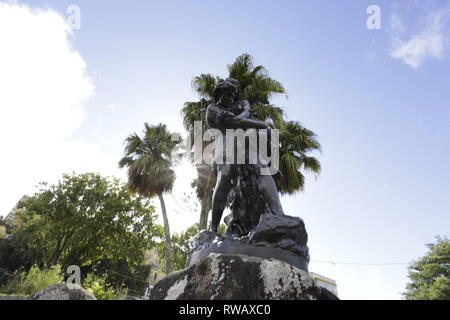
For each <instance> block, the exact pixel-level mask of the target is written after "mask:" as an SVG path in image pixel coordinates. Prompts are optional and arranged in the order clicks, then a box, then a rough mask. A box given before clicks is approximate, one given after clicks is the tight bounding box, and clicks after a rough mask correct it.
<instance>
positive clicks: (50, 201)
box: [13, 173, 157, 270]
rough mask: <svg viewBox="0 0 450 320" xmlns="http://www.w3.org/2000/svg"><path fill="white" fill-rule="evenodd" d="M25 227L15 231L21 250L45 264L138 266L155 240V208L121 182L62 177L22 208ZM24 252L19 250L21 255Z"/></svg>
mask: <svg viewBox="0 0 450 320" xmlns="http://www.w3.org/2000/svg"><path fill="white" fill-rule="evenodd" d="M19 206H20V208H21V209H22V210H20V212H19V215H20V219H21V220H22V224H21V225H20V226H19V227H18V228H17V229H15V230H13V241H17V243H18V244H19V245H18V247H17V248H16V250H17V251H21V253H23V252H28V251H35V252H36V255H35V256H34V257H36V259H38V261H36V262H38V263H40V264H41V265H45V266H53V265H57V264H58V265H61V267H62V268H63V270H65V269H66V268H67V267H68V266H69V265H78V266H80V267H91V268H94V267H95V266H97V265H99V264H100V263H102V262H103V261H105V260H112V261H123V262H124V263H127V264H128V265H133V266H139V265H141V264H142V262H143V259H144V250H145V249H146V248H150V247H152V246H154V240H155V239H154V238H155V237H156V236H157V233H156V231H155V230H156V225H155V223H154V222H155V219H156V217H155V215H154V211H155V209H154V207H153V206H151V205H150V202H149V200H148V199H146V198H144V197H142V196H136V195H134V194H132V193H131V192H130V191H129V190H128V188H127V187H126V186H125V185H123V184H122V183H120V181H119V180H117V179H112V178H105V177H102V176H100V175H98V174H94V173H86V174H79V175H76V174H72V175H64V176H63V178H62V180H60V181H59V182H58V183H57V184H55V185H51V186H49V185H48V184H46V183H43V184H41V185H40V190H39V192H38V193H36V194H35V195H34V196H33V197H30V198H28V199H26V200H24V201H22V202H21V203H20V204H19ZM19 253H20V252H19Z"/></svg>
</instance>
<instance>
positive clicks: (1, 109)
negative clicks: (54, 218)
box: [0, 2, 112, 215]
mask: <svg viewBox="0 0 450 320" xmlns="http://www.w3.org/2000/svg"><path fill="white" fill-rule="evenodd" d="M70 32H71V31H70V28H69V26H68V25H67V24H66V21H65V19H64V18H63V16H61V15H60V14H59V13H57V12H56V11H53V10H50V9H45V10H43V9H34V8H30V7H28V6H25V5H21V4H18V3H17V2H7V3H5V2H0V39H1V42H0V70H1V71H0V90H1V94H0V150H1V154H0V177H1V179H0V215H4V214H7V213H8V211H9V210H10V209H11V208H12V207H13V206H14V205H15V203H16V202H17V200H18V199H20V197H21V196H22V195H23V194H25V193H30V192H32V191H33V190H34V188H33V187H34V186H35V185H36V183H37V182H40V181H55V180H56V179H57V178H59V177H60V176H61V174H62V173H63V172H71V171H72V170H75V171H84V170H97V169H98V171H100V170H103V171H104V168H103V166H102V162H103V157H102V155H101V152H100V150H99V147H98V146H96V145H94V144H87V143H84V142H82V141H75V140H73V139H72V138H71V137H72V135H73V134H74V132H75V130H77V128H79V126H80V124H81V123H82V121H83V118H84V107H83V103H84V102H85V101H86V100H87V99H89V98H90V97H91V96H92V95H93V92H94V86H93V84H92V83H91V81H90V79H89V77H88V76H87V75H86V63H85V62H84V60H83V58H82V57H81V55H80V54H79V53H78V52H76V51H75V50H74V49H73V48H72V47H71V43H70V41H71V34H70ZM111 163H112V162H111ZM110 171H112V169H111V170H110Z"/></svg>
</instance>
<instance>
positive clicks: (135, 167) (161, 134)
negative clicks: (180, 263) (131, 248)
mask: <svg viewBox="0 0 450 320" xmlns="http://www.w3.org/2000/svg"><path fill="white" fill-rule="evenodd" d="M173 136H174V135H173V134H172V133H170V132H169V131H168V130H167V127H166V125H164V124H158V125H156V126H151V125H149V124H148V123H146V124H145V129H144V131H143V136H142V137H141V136H139V135H138V134H136V133H133V134H132V135H130V136H129V137H128V138H127V139H126V140H125V154H124V156H123V157H122V159H121V160H120V162H119V166H120V167H121V168H124V167H127V168H128V187H129V188H130V190H131V191H133V192H136V193H139V194H141V195H143V196H145V197H149V198H152V197H154V196H158V198H159V201H160V203H161V211H162V216H163V220H164V230H165V241H166V272H167V273H170V272H172V270H173V246H172V240H171V236H170V227H169V220H168V218H167V210H166V205H165V201H164V197H163V194H164V193H166V192H171V191H172V188H173V185H174V183H175V178H176V176H175V172H174V170H173V169H172V167H173V165H174V160H175V159H172V156H171V155H172V154H173V151H174V150H175V149H176V148H177V147H178V146H179V144H180V142H181V141H180V140H174V139H173V138H172V137H173Z"/></svg>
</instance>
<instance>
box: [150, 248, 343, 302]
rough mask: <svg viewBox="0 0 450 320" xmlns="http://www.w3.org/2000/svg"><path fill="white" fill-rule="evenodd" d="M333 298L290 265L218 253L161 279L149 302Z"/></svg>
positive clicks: (299, 270) (307, 275)
mask: <svg viewBox="0 0 450 320" xmlns="http://www.w3.org/2000/svg"><path fill="white" fill-rule="evenodd" d="M333 298H336V297H335V296H334V295H333V294H331V293H330V292H328V291H324V290H323V289H322V288H320V287H319V286H318V285H317V284H316V283H315V282H314V280H313V279H311V277H310V276H309V274H308V273H307V272H306V271H304V270H301V269H299V268H297V267H295V266H293V265H291V264H289V263H286V262H283V261H280V260H277V259H273V258H270V259H263V258H259V257H250V256H247V255H228V254H218V253H212V254H210V255H209V256H208V257H206V258H204V259H203V260H201V261H199V262H198V263H196V264H194V265H192V266H190V267H189V268H186V269H184V270H181V271H178V272H176V273H173V274H171V275H169V276H168V277H166V278H164V279H162V280H161V281H159V282H158V283H157V284H156V285H155V286H154V288H153V289H152V291H151V293H150V300H228V299H240V300H316V299H327V300H330V299H333ZM336 299H337V298H336Z"/></svg>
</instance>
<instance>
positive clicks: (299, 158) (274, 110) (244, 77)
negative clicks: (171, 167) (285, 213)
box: [182, 54, 321, 229]
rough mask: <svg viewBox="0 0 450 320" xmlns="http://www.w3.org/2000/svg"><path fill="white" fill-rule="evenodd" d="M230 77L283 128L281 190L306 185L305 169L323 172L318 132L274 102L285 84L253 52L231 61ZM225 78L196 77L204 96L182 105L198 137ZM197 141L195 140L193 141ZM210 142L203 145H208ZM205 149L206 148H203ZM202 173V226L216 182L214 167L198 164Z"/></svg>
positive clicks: (198, 184)
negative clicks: (199, 124)
mask: <svg viewBox="0 0 450 320" xmlns="http://www.w3.org/2000/svg"><path fill="white" fill-rule="evenodd" d="M228 77H231V78H234V79H236V80H238V81H239V83H240V84H241V89H242V91H241V99H246V100H248V101H249V103H250V106H251V110H252V113H253V114H254V116H255V117H256V118H257V119H259V120H263V121H266V122H268V123H270V124H271V125H272V127H274V128H275V129H279V130H280V173H281V175H280V179H279V180H278V181H277V186H278V188H279V191H280V192H281V193H287V194H294V193H296V192H298V191H301V190H303V188H304V183H305V179H304V175H303V173H302V172H303V171H309V172H312V173H314V174H316V176H317V175H318V174H319V173H320V170H321V167H320V163H319V161H318V160H317V159H316V158H315V157H312V156H311V155H310V154H311V153H312V152H315V151H320V150H321V146H320V144H319V142H318V140H317V136H316V135H315V134H314V133H313V132H312V131H310V130H308V129H306V128H304V127H303V126H302V125H301V124H300V123H298V122H294V121H287V120H285V119H284V111H283V109H282V108H280V107H277V106H274V105H273V104H271V103H270V99H271V98H273V97H274V96H275V95H280V94H287V92H286V89H285V88H284V86H283V85H282V84H281V83H280V82H278V81H277V80H275V79H273V78H271V77H270V76H269V74H268V72H267V70H266V69H265V68H264V67H263V66H255V65H254V63H253V58H252V57H251V56H250V55H249V54H242V55H240V56H239V57H237V58H236V60H235V61H234V63H232V64H231V65H228ZM220 81H222V78H221V77H218V76H213V75H211V74H201V75H200V76H197V77H195V78H194V79H193V81H192V87H193V89H194V90H195V91H196V92H197V94H198V95H199V97H200V100H199V101H194V102H186V103H185V104H184V106H183V108H182V114H183V123H184V126H185V128H186V130H187V131H188V132H189V133H190V136H191V137H192V138H194V123H195V121H202V125H203V131H204V130H206V129H207V128H206V121H205V114H206V109H207V107H208V105H209V104H211V103H213V102H214V99H213V89H214V87H215V86H216V85H217V84H218V83H219V82H220ZM192 145H193V144H192ZM206 145H207V144H206V143H205V144H203V145H202V148H205V147H206ZM202 151H203V150H202ZM197 172H198V177H197V179H196V180H195V181H194V182H193V187H195V188H196V191H197V197H198V198H199V199H200V201H201V203H202V209H201V213H200V222H199V228H200V229H205V228H206V226H207V221H208V214H209V211H210V209H211V197H212V191H213V188H214V185H215V182H216V177H215V176H214V173H213V170H212V167H210V166H206V165H201V166H199V167H198V168H197Z"/></svg>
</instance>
